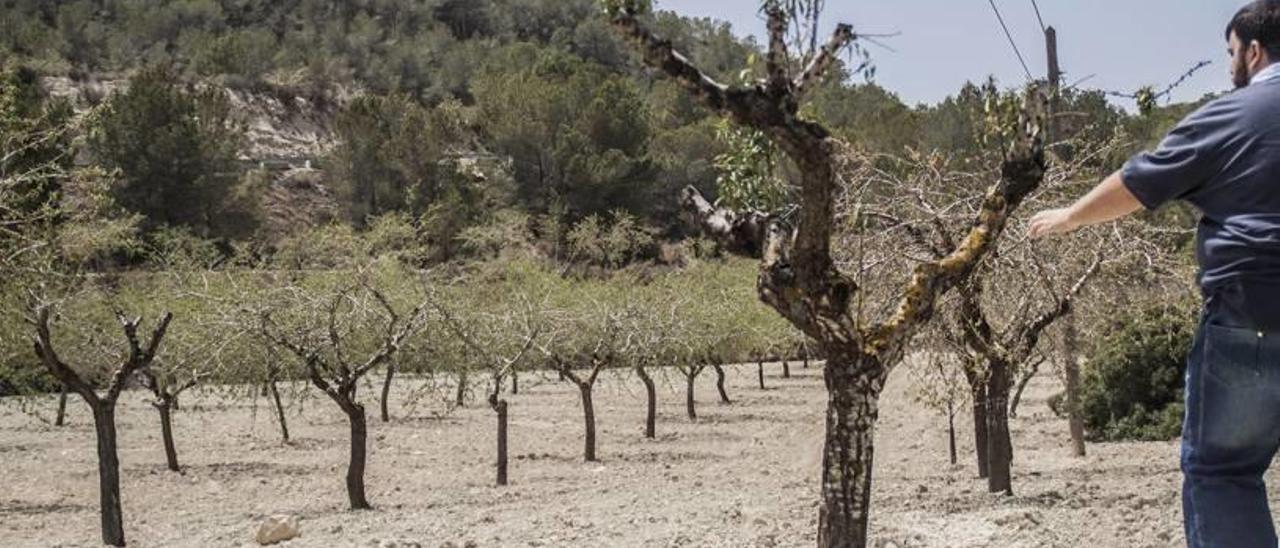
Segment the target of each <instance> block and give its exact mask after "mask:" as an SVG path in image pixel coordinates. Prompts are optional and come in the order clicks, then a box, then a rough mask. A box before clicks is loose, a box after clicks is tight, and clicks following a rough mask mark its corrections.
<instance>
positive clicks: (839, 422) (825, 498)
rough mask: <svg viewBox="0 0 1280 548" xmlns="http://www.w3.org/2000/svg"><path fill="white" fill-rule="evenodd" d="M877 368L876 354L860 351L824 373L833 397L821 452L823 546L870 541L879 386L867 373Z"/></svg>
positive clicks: (858, 546) (859, 545)
mask: <svg viewBox="0 0 1280 548" xmlns="http://www.w3.org/2000/svg"><path fill="white" fill-rule="evenodd" d="M832 358H835V356H832ZM878 371H880V368H879V364H878V363H875V358H873V357H870V356H855V357H853V358H846V359H845V360H840V359H839V358H835V359H832V360H831V361H829V362H828V363H827V367H826V369H825V371H824V372H823V377H824V378H825V380H826V385H827V393H828V400H827V415H826V425H827V434H826V444H825V447H824V449H823V454H822V503H821V506H820V507H819V509H818V546H819V547H820V548H866V547H867V546H868V543H867V525H868V517H869V513H870V512H869V511H870V506H871V466H872V456H873V453H874V451H873V442H874V435H875V422H876V418H877V416H878V414H879V411H878V405H879V398H880V389H879V388H878V387H877V384H878V382H877V381H876V380H875V379H872V378H869V373H867V372H878ZM859 372H861V373H859Z"/></svg>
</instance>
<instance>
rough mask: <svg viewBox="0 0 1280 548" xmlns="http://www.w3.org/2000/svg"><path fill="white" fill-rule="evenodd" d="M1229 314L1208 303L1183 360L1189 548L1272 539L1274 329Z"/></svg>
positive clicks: (1269, 543) (1255, 547)
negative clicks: (1267, 477)
mask: <svg viewBox="0 0 1280 548" xmlns="http://www.w3.org/2000/svg"><path fill="white" fill-rule="evenodd" d="M1233 316H1237V315H1235V314H1231V313H1230V307H1215V306H1213V305H1212V303H1206V312H1205V314H1204V315H1203V316H1202V319H1201V322H1200V329H1199V332H1198V333H1197V334H1196V338H1195V344H1194V345H1193V347H1192V350H1191V354H1190V356H1189V357H1188V360H1187V375H1186V380H1187V386H1186V405H1187V408H1186V416H1185V419H1184V421H1183V426H1182V473H1183V485H1182V510H1183V517H1184V519H1185V527H1186V534H1187V546H1189V547H1190V548H1276V545H1277V543H1276V532H1275V526H1274V525H1273V524H1272V519H1271V509H1270V507H1269V506H1268V503H1267V488H1266V485H1265V484H1264V483H1263V479H1262V476H1263V474H1264V473H1265V472H1266V471H1267V468H1268V467H1269V466H1270V465H1271V459H1272V457H1274V456H1275V454H1276V450H1277V448H1280V331H1262V330H1260V329H1259V328H1258V327H1245V326H1247V325H1257V324H1256V323H1254V322H1251V321H1249V320H1248V319H1246V320H1245V321H1240V319H1239V318H1238V317H1233ZM1229 326H1230V327H1229Z"/></svg>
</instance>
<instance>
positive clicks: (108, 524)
mask: <svg viewBox="0 0 1280 548" xmlns="http://www.w3.org/2000/svg"><path fill="white" fill-rule="evenodd" d="M53 310H54V304H53V303H50V302H43V301H34V304H33V305H32V307H31V316H30V318H29V321H30V322H31V324H32V325H33V326H34V327H35V338H34V345H35V353H36V356H37V357H38V358H39V359H40V362H41V363H43V364H44V366H45V367H46V368H48V369H49V372H50V373H52V374H53V376H54V377H57V379H58V381H59V382H61V383H62V384H63V385H64V386H66V387H67V388H68V389H69V390H70V391H72V392H75V393H76V394H78V395H79V396H80V397H81V398H83V399H84V401H85V403H87V404H88V405H89V408H90V410H91V411H92V412H93V424H94V429H95V431H96V433H97V439H98V494H99V499H100V510H101V513H102V542H103V543H104V544H108V545H111V546H124V545H125V537H124V514H123V511H122V510H121V507H120V460H119V457H118V454H117V451H116V416H115V413H116V402H117V401H118V400H119V399H120V394H121V392H123V391H124V389H125V384H126V383H127V382H128V381H129V379H130V378H131V377H132V376H133V375H134V374H135V373H137V372H139V371H143V370H146V369H147V368H148V367H150V366H151V364H152V362H153V361H154V360H155V357H156V353H157V352H158V351H159V350H160V343H161V341H163V340H164V337H165V333H166V331H167V330H168V328H169V322H170V321H172V319H173V316H172V315H171V314H168V313H165V314H164V315H163V316H161V317H160V320H159V321H158V322H157V323H156V325H155V328H154V330H153V331H152V332H151V336H150V337H149V338H147V340H145V341H144V340H143V339H142V338H141V336H140V335H139V333H138V329H139V328H140V327H141V325H142V318H141V317H137V318H132V319H130V318H128V317H126V316H125V315H124V314H123V313H120V312H117V313H116V316H117V319H118V320H119V322H120V327H121V330H122V331H123V332H124V340H125V341H126V343H127V345H126V346H125V347H123V348H119V347H116V346H114V345H110V344H107V343H105V342H104V341H99V340H97V338H96V337H94V336H92V335H90V336H87V337H82V340H79V341H72V342H71V343H70V344H68V341H67V340H66V339H65V338H62V337H59V340H60V341H61V342H57V341H55V340H54V326H53V318H52V316H53ZM63 334H66V333H65V332H63ZM68 338H70V337H68ZM80 345H85V346H87V347H88V348H87V349H86V348H80V350H81V351H80V352H74V353H75V354H81V355H84V356H85V357H86V358H87V357H89V356H94V357H96V359H98V360H102V359H103V358H104V356H112V355H113V354H114V355H115V357H117V358H119V362H120V363H119V365H117V366H114V367H111V366H108V365H106V364H103V363H93V364H87V365H86V364H81V365H71V364H69V363H67V362H66V361H63V358H62V354H60V350H59V347H60V346H61V348H62V349H63V350H66V346H80Z"/></svg>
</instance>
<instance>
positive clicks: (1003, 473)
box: [955, 257, 1102, 495]
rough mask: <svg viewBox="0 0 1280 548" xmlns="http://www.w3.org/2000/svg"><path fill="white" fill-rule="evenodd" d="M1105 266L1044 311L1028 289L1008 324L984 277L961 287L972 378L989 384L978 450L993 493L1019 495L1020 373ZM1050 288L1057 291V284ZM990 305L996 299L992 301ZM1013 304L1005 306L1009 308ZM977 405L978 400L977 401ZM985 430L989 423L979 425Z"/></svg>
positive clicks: (961, 319)
mask: <svg viewBox="0 0 1280 548" xmlns="http://www.w3.org/2000/svg"><path fill="white" fill-rule="evenodd" d="M1101 265H1102V259H1101V257H1098V258H1097V259H1095V260H1094V262H1093V264H1092V265H1090V267H1089V268H1088V269H1087V270H1086V271H1085V272H1084V273H1083V274H1082V275H1081V276H1080V277H1079V278H1078V279H1077V280H1076V281H1075V283H1074V284H1073V285H1072V286H1071V287H1070V288H1069V289H1067V290H1065V291H1061V292H1056V293H1053V294H1052V296H1051V298H1050V299H1049V300H1050V303H1049V305H1048V306H1047V307H1043V308H1045V309H1044V310H1041V311H1039V312H1035V311H1034V310H1035V309H1036V304H1035V303H1036V299H1034V298H1030V293H1023V294H1022V298H1021V301H1022V303H1020V304H1018V305H1016V308H1015V310H1016V313H1015V314H1013V316H1012V318H1011V319H1008V320H1006V321H1005V322H1004V324H1003V325H1000V324H999V323H997V320H995V319H994V318H993V316H994V315H993V314H992V313H991V311H990V310H989V309H988V308H987V306H984V300H983V294H984V290H983V287H982V284H983V281H984V280H983V277H982V276H977V277H974V278H971V279H970V280H969V282H968V283H966V284H965V285H964V287H963V288H962V289H961V290H960V291H959V295H960V296H959V298H958V299H957V300H958V308H959V312H958V314H957V323H958V324H959V325H957V326H956V327H955V330H956V332H957V333H959V336H960V337H961V338H962V341H963V344H964V346H965V348H966V350H967V351H968V354H969V359H970V361H971V363H972V365H970V366H969V367H968V370H969V371H970V373H968V374H969V375H970V378H971V379H975V380H977V381H979V382H984V384H985V387H984V389H983V390H981V392H982V396H983V401H982V406H983V409H984V415H985V419H986V421H985V430H986V432H985V434H986V435H985V438H986V439H985V441H986V443H985V445H984V446H979V447H978V448H977V450H978V451H985V452H986V461H987V466H988V472H989V473H988V475H987V488H988V490H989V491H990V492H992V493H1001V492H1003V493H1005V494H1008V495H1012V494H1013V476H1012V473H1011V466H1012V459H1013V441H1012V439H1011V437H1010V433H1009V408H1010V391H1011V390H1012V389H1013V387H1014V379H1015V376H1016V375H1018V373H1019V372H1020V371H1026V370H1028V369H1029V368H1030V367H1031V365H1032V364H1033V363H1036V361H1037V357H1038V356H1037V354H1036V347H1037V345H1039V343H1040V337H1041V335H1042V334H1044V331H1045V329H1047V328H1048V327H1049V326H1050V325H1052V324H1053V322H1055V321H1057V320H1058V319H1059V318H1062V317H1063V316H1064V315H1066V314H1067V313H1068V312H1069V311H1070V310H1071V303H1072V301H1073V300H1074V299H1075V298H1076V297H1077V296H1078V295H1079V294H1080V291H1081V290H1082V289H1083V288H1084V287H1085V284H1086V283H1088V281H1089V280H1090V278H1092V277H1093V276H1094V274H1096V273H1097V272H1098V269H1099V268H1100V267H1101ZM1047 290H1050V291H1051V290H1052V286H1050V287H1049V289H1047ZM987 303H990V301H987ZM1007 304H1008V303H1007V302H1002V303H1000V304H999V305H991V304H988V306H999V307H1002V308H1003V307H1005V306H1007ZM974 405H975V409H976V408H977V405H978V403H975V404H974ZM975 425H976V428H977V429H978V430H979V431H981V429H982V428H983V426H984V425H982V424H977V423H975Z"/></svg>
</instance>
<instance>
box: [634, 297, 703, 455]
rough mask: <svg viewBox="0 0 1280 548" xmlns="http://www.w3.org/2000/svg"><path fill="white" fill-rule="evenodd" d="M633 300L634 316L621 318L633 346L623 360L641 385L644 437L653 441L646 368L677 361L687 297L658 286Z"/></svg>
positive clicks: (654, 408) (652, 401) (652, 398)
mask: <svg viewBox="0 0 1280 548" xmlns="http://www.w3.org/2000/svg"><path fill="white" fill-rule="evenodd" d="M636 297H638V298H637V299H636V301H633V302H637V301H638V303H639V305H638V307H637V313H636V314H633V315H631V316H629V317H628V318H624V320H625V321H627V322H628V324H627V325H626V326H625V327H624V328H623V329H624V330H626V331H627V332H629V333H631V336H632V341H633V343H634V344H633V345H632V351H631V352H628V353H627V354H626V355H624V356H622V358H623V359H624V360H625V361H626V362H627V363H629V364H631V368H632V370H634V371H635V372H636V376H637V377H639V378H640V381H641V382H642V383H644V390H645V420H644V437H646V438H649V439H653V438H655V437H656V436H657V417H658V390H657V386H656V385H655V383H654V380H653V375H652V373H651V371H650V369H649V368H651V367H663V366H666V365H667V364H670V363H673V362H675V361H677V360H678V359H679V355H680V352H679V348H680V338H681V337H683V336H684V335H685V330H684V325H685V318H684V317H683V316H682V314H681V311H682V310H684V306H685V305H684V302H683V300H684V299H686V298H687V296H686V295H684V294H682V293H681V292H679V291H673V289H672V287H671V285H670V284H669V283H657V284H654V286H652V287H650V288H646V290H645V291H643V292H642V293H641V295H638V296H636Z"/></svg>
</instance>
